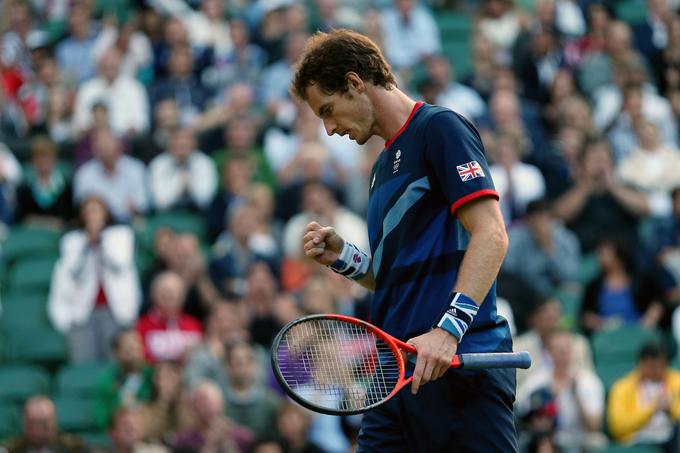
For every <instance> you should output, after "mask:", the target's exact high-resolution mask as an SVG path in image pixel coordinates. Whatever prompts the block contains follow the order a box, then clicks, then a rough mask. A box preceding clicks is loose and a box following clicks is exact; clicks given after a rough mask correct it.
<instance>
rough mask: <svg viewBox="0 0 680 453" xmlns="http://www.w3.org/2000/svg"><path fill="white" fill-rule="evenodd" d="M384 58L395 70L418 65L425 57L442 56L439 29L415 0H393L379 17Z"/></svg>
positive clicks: (432, 18)
mask: <svg viewBox="0 0 680 453" xmlns="http://www.w3.org/2000/svg"><path fill="white" fill-rule="evenodd" d="M380 24H381V28H382V34H383V38H384V43H383V45H384V48H385V55H386V56H387V60H388V61H389V62H390V64H391V65H392V66H393V67H394V68H395V69H397V70H401V69H407V68H409V67H411V66H414V65H417V64H418V63H419V62H420V61H421V60H422V59H423V58H424V57H427V56H430V55H435V54H439V53H441V49H442V43H441V38H440V36H439V28H438V27H437V24H436V22H435V20H434V17H433V16H432V13H431V12H430V11H428V10H427V9H426V8H425V7H424V6H422V5H420V4H418V3H417V0H394V5H393V6H391V7H389V8H387V9H385V10H384V11H383V12H382V13H381V17H380Z"/></svg>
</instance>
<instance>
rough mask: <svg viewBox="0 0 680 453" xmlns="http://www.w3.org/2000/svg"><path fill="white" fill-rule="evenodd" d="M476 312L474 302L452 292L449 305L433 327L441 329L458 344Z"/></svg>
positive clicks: (477, 308)
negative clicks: (454, 338)
mask: <svg viewBox="0 0 680 453" xmlns="http://www.w3.org/2000/svg"><path fill="white" fill-rule="evenodd" d="M478 311H479V307H478V306H477V304H476V303H475V301H474V300H472V299H471V298H469V297H468V296H466V295H465V294H463V293H456V292H452V293H451V295H450V296H449V305H448V307H447V308H446V311H445V312H444V314H443V315H442V317H441V318H440V319H439V321H438V322H437V325H436V326H435V327H441V328H442V329H444V330H446V331H447V332H448V333H450V334H451V335H453V336H454V337H456V339H457V340H458V342H460V340H461V339H462V338H463V335H465V332H466V331H467V330H468V328H469V327H470V325H471V324H472V321H473V320H474V319H475V316H476V315H477V312H478Z"/></svg>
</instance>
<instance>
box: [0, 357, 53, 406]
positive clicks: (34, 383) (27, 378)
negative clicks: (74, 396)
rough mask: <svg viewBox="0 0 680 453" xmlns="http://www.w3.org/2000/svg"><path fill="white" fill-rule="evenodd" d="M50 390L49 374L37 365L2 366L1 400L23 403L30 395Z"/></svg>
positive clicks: (0, 374) (0, 373)
mask: <svg viewBox="0 0 680 453" xmlns="http://www.w3.org/2000/svg"><path fill="white" fill-rule="evenodd" d="M49 390H50V377H49V375H48V374H47V372H45V371H44V370H42V369H40V368H38V367H36V366H28V365H10V366H2V367H0V401H4V402H12V403H17V404H22V403H23V402H24V401H26V400H27V399H28V398H29V397H31V396H33V395H38V394H46V393H48V392H49Z"/></svg>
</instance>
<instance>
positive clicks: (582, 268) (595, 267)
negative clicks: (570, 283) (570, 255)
mask: <svg viewBox="0 0 680 453" xmlns="http://www.w3.org/2000/svg"><path fill="white" fill-rule="evenodd" d="M599 272H600V262H599V261H598V259H597V255H596V254H595V253H594V252H593V253H590V254H588V255H584V256H583V257H582V258H581V263H580V264H579V269H578V281H579V282H581V283H582V284H584V285H585V284H587V283H589V282H590V281H591V280H592V279H594V278H595V277H597V274H598V273H599Z"/></svg>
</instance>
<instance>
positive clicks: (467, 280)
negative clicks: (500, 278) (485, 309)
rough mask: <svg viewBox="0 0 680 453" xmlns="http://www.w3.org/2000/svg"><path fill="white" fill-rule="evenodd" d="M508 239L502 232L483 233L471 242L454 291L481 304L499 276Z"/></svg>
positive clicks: (489, 231)
mask: <svg viewBox="0 0 680 453" xmlns="http://www.w3.org/2000/svg"><path fill="white" fill-rule="evenodd" d="M507 248H508V239H507V236H506V235H505V231H504V230H501V229H494V228H488V229H483V230H481V231H479V232H477V233H475V234H473V235H472V236H471V238H470V243H469V244H468V248H467V251H466V252H465V257H464V258H463V262H462V263H461V266H460V272H459V273H458V280H457V281H456V286H455V288H454V291H456V292H460V293H463V294H465V295H467V296H468V297H471V298H472V299H473V300H474V301H475V302H477V304H478V305H479V304H481V303H482V301H483V300H484V297H486V294H487V293H488V292H489V289H490V288H491V285H492V284H493V281H494V280H495V279H496V276H497V275H498V270H499V269H500V267H501V263H502V262H503V258H504V257H505V252H506V250H507Z"/></svg>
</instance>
